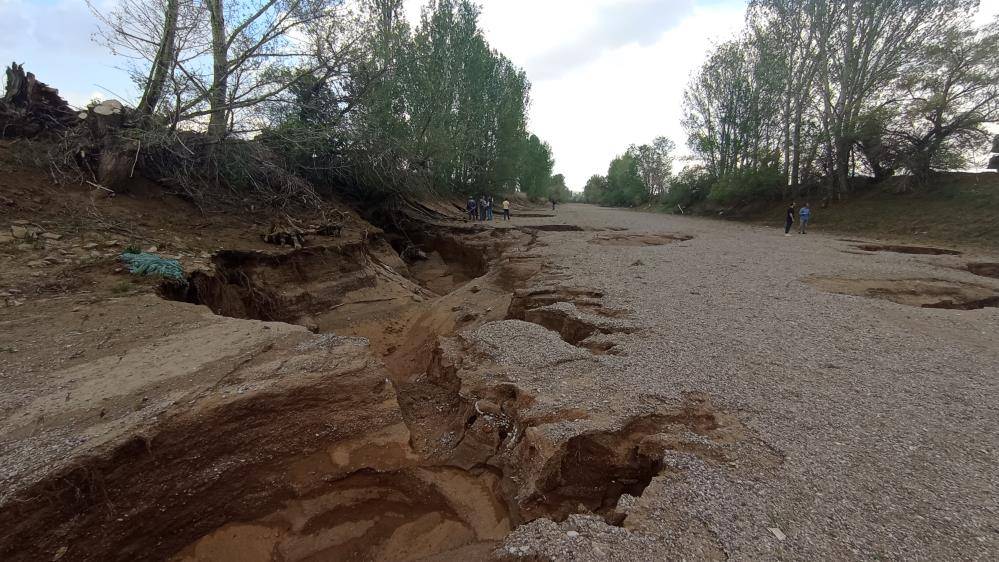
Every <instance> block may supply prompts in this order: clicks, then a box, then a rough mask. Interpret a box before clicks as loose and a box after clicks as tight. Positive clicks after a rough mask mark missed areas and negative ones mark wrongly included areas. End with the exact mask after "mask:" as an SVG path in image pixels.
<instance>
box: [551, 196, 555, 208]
mask: <svg viewBox="0 0 999 562" xmlns="http://www.w3.org/2000/svg"><path fill="white" fill-rule="evenodd" d="M552 210H553V211H554V210H555V198H554V197H552Z"/></svg>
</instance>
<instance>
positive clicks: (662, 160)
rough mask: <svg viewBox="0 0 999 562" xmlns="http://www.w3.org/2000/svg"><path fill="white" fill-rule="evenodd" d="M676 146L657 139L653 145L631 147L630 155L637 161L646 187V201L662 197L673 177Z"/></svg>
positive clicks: (667, 141)
mask: <svg viewBox="0 0 999 562" xmlns="http://www.w3.org/2000/svg"><path fill="white" fill-rule="evenodd" d="M675 149H676V145H675V144H673V141H671V140H670V139H668V138H666V137H656V139H655V140H653V141H652V144H643V145H639V146H635V145H631V147H629V148H628V153H629V154H631V156H632V157H634V159H635V163H636V165H637V166H638V175H639V176H640V177H641V178H642V183H643V184H644V185H645V199H646V200H647V201H651V200H653V199H655V198H657V197H661V196H662V195H663V194H664V193H666V190H667V188H668V186H669V180H670V177H671V176H672V175H673V151H674V150H675Z"/></svg>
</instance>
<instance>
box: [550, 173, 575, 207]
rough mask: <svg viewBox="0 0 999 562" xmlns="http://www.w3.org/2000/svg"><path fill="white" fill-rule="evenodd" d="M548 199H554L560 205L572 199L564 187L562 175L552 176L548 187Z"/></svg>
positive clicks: (569, 192)
mask: <svg viewBox="0 0 999 562" xmlns="http://www.w3.org/2000/svg"><path fill="white" fill-rule="evenodd" d="M548 198H549V199H554V200H555V201H558V202H560V203H564V202H566V201H569V200H570V199H572V192H571V191H569V188H568V187H567V186H566V185H565V176H564V175H562V174H555V175H554V176H552V179H551V183H550V184H549V186H548Z"/></svg>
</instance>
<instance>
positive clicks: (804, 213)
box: [798, 203, 812, 234]
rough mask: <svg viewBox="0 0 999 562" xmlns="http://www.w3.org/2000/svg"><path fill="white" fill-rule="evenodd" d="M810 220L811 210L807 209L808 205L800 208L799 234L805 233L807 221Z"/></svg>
mask: <svg viewBox="0 0 999 562" xmlns="http://www.w3.org/2000/svg"><path fill="white" fill-rule="evenodd" d="M811 218H812V210H811V209H809V208H808V203H805V204H804V205H802V206H801V210H800V211H798V232H800V233H801V234H804V233H805V228H806V227H807V226H808V221H809V220H811Z"/></svg>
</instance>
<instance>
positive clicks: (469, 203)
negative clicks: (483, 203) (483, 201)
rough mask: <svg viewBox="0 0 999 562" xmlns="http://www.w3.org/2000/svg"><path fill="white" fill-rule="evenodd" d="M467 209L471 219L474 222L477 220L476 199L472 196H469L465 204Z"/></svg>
mask: <svg viewBox="0 0 999 562" xmlns="http://www.w3.org/2000/svg"><path fill="white" fill-rule="evenodd" d="M465 209H467V210H468V218H469V219H471V220H473V221H474V220H475V219H476V218H478V213H476V210H475V198H473V197H472V196H471V195H469V196H468V201H466V202H465Z"/></svg>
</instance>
